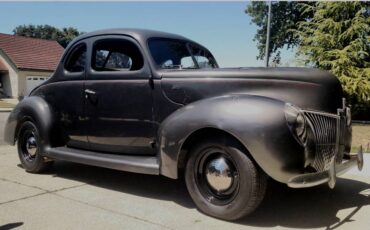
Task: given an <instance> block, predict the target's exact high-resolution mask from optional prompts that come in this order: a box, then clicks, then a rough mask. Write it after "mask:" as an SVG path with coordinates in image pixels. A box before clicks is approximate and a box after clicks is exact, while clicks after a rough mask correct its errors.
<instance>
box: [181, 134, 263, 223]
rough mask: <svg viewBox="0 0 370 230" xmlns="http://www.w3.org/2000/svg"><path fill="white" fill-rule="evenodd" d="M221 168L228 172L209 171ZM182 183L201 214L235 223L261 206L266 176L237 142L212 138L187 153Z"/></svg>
mask: <svg viewBox="0 0 370 230" xmlns="http://www.w3.org/2000/svg"><path fill="white" fill-rule="evenodd" d="M214 165H218V166H214ZM220 165H224V166H227V167H226V168H228V169H229V170H228V173H226V174H220V173H219V174H217V173H216V172H217V170H214V168H212V167H219V168H222V167H221V166H220ZM207 170H208V171H207ZM212 170H213V171H212ZM207 172H208V173H207ZM212 172H214V173H215V174H212ZM218 172H220V171H218ZM212 175H213V177H212ZM224 175H228V176H224ZM215 178H216V180H215ZM217 178H218V180H217ZM220 180H221V181H220ZM185 181H186V186H187V188H188V191H189V193H190V196H191V198H192V199H193V201H194V203H195V204H196V206H197V207H198V209H199V210H200V211H202V212H204V213H205V214H207V215H210V216H213V217H216V218H220V219H224V220H236V219H240V218H242V217H244V216H246V215H248V214H250V213H251V212H253V211H254V210H255V209H256V208H257V207H258V205H259V204H260V203H261V201H262V200H263V197H264V195H265V191H266V184H267V176H266V174H265V173H264V172H263V171H262V170H261V169H260V168H259V167H258V166H257V165H256V164H255V163H254V162H253V161H252V160H251V158H250V157H249V154H248V153H247V152H246V151H245V150H244V148H243V147H241V146H240V144H239V143H238V142H237V141H234V140H231V139H227V138H215V139H213V140H206V141H203V142H201V143H199V144H198V145H196V146H195V147H194V148H193V149H192V150H191V151H190V156H189V159H188V161H187V164H186V169H185ZM225 181H226V182H227V183H224V182H225ZM212 184H213V185H215V186H212ZM215 187H217V188H216V189H215ZM222 187H223V188H222Z"/></svg>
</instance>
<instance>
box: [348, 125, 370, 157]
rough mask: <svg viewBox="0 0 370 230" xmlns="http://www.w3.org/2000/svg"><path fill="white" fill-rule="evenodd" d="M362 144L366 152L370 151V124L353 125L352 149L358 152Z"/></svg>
mask: <svg viewBox="0 0 370 230" xmlns="http://www.w3.org/2000/svg"><path fill="white" fill-rule="evenodd" d="M360 145H362V147H363V150H364V152H367V153H369V152H370V124H366V125H363V124H353V126H352V150H351V152H357V150H358V147H359V146H360Z"/></svg>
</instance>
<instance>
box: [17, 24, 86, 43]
mask: <svg viewBox="0 0 370 230" xmlns="http://www.w3.org/2000/svg"><path fill="white" fill-rule="evenodd" d="M13 33H14V35H19V36H25V37H32V38H41V39H47V40H55V41H57V42H58V43H59V44H60V45H61V46H63V47H64V48H65V47H67V45H68V43H69V42H71V41H72V40H73V39H74V38H75V37H77V36H78V35H80V34H82V33H81V32H79V31H78V30H77V29H76V28H73V27H68V28H62V29H61V30H60V29H58V28H56V27H53V26H50V25H36V26H35V25H20V26H17V27H16V28H15V29H14V30H13Z"/></svg>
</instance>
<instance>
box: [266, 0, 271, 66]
mask: <svg viewBox="0 0 370 230" xmlns="http://www.w3.org/2000/svg"><path fill="white" fill-rule="evenodd" d="M270 24H271V1H269V2H268V14H267V33H266V51H265V60H266V67H269V57H270V52H269V50H270V49H269V46H270Z"/></svg>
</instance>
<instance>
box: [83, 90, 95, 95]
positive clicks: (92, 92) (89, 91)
mask: <svg viewBox="0 0 370 230" xmlns="http://www.w3.org/2000/svg"><path fill="white" fill-rule="evenodd" d="M85 93H86V95H95V94H96V92H95V91H92V90H91V89H85Z"/></svg>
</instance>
